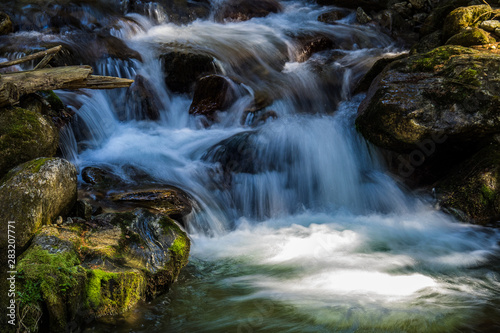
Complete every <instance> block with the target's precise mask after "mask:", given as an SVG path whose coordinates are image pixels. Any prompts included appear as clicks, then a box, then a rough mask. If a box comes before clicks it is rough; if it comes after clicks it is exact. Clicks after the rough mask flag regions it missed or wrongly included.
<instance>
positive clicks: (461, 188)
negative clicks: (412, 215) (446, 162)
mask: <svg viewBox="0 0 500 333" xmlns="http://www.w3.org/2000/svg"><path fill="white" fill-rule="evenodd" d="M435 188H436V194H437V197H438V200H439V204H440V206H441V208H442V209H443V210H444V211H446V212H448V213H451V214H453V215H455V216H456V217H458V218H459V219H461V220H464V221H467V222H474V223H478V224H483V225H493V226H498V220H499V218H500V145H499V144H498V143H494V144H491V145H489V146H487V147H485V148H483V149H482V150H480V151H479V152H478V153H476V154H475V155H473V156H472V157H470V158H469V159H467V160H466V161H464V162H463V163H461V164H460V165H458V166H456V168H455V169H453V170H452V171H451V172H450V173H449V174H448V175H447V176H446V177H445V178H444V179H442V180H440V181H439V182H438V183H437V184H436V187H435Z"/></svg>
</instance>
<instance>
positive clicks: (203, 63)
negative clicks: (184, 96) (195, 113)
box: [160, 51, 217, 93]
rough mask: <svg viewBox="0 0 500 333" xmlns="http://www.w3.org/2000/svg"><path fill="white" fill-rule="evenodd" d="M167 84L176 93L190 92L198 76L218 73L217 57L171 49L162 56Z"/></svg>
mask: <svg viewBox="0 0 500 333" xmlns="http://www.w3.org/2000/svg"><path fill="white" fill-rule="evenodd" d="M160 59H161V61H162V63H163V67H164V72H165V84H166V85H167V87H168V88H169V89H170V90H172V91H173V92H176V93H190V92H192V91H193V88H194V85H195V83H196V80H198V78H200V77H203V76H205V75H209V74H216V73H217V66H216V65H215V59H214V58H213V57H212V56H210V55H208V54H204V53H192V52H189V51H170V52H167V53H164V54H163V55H161V56H160Z"/></svg>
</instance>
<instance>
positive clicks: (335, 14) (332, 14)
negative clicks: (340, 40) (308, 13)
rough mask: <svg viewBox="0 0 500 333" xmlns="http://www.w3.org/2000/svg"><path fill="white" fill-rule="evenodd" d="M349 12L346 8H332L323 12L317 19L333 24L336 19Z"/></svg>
mask: <svg viewBox="0 0 500 333" xmlns="http://www.w3.org/2000/svg"><path fill="white" fill-rule="evenodd" d="M348 14H349V12H348V11H346V10H341V9H334V10H331V11H329V12H326V13H323V14H321V15H320V16H319V17H318V21H320V22H323V23H328V24H335V23H336V22H337V21H338V20H341V19H343V18H344V17H346V16H347V15H348Z"/></svg>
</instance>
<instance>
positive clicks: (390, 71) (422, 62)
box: [356, 45, 500, 152]
mask: <svg viewBox="0 0 500 333" xmlns="http://www.w3.org/2000/svg"><path fill="white" fill-rule="evenodd" d="M499 67H500V57H499V56H498V55H497V54H495V53H491V52H484V51H478V50H474V49H470V48H465V47H461V46H451V45H450V46H442V47H439V48H436V49H434V50H433V51H431V52H428V53H426V54H421V55H414V56H411V57H408V58H406V59H401V60H398V61H395V62H393V63H391V64H390V65H389V66H387V67H386V68H385V69H384V71H383V72H382V73H381V74H380V75H379V76H378V77H377V79H376V80H375V81H374V82H373V83H372V85H371V87H370V89H369V91H368V94H367V96H366V98H365V100H364V101H363V102H362V103H361V105H360V107H359V110H358V118H357V119H356V126H357V129H358V130H359V131H360V132H361V133H362V134H363V135H364V136H365V138H367V139H368V140H370V141H371V142H373V143H374V144H376V145H378V146H380V147H383V148H386V149H388V150H391V151H397V152H411V151H412V150H415V149H419V144H420V143H422V142H423V141H425V140H433V139H432V138H434V137H445V138H446V140H445V141H446V142H443V143H442V144H445V145H448V146H451V145H455V144H458V145H464V144H476V143H480V142H482V141H484V140H488V139H490V138H491V137H492V136H493V135H495V134H497V133H499V132H500V130H499V129H500V117H498V110H499V109H498V105H499V102H500V97H499V96H500V74H499V72H498V68H499Z"/></svg>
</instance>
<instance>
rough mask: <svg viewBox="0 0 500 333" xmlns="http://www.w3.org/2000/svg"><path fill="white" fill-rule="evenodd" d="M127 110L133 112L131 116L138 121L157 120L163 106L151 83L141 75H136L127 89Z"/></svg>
mask: <svg viewBox="0 0 500 333" xmlns="http://www.w3.org/2000/svg"><path fill="white" fill-rule="evenodd" d="M126 97H127V99H128V101H129V102H128V103H127V104H128V107H127V108H128V109H131V110H133V111H132V112H133V113H134V114H133V116H134V118H135V119H138V120H144V119H149V120H158V119H160V111H161V110H162V109H163V108H164V105H163V103H162V101H161V99H160V98H158V94H156V93H155V89H154V87H153V85H152V84H151V82H149V80H148V79H146V78H145V77H144V76H143V75H141V74H138V75H136V76H135V78H134V83H133V84H132V85H131V86H130V87H129V88H128V89H127V95H126Z"/></svg>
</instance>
